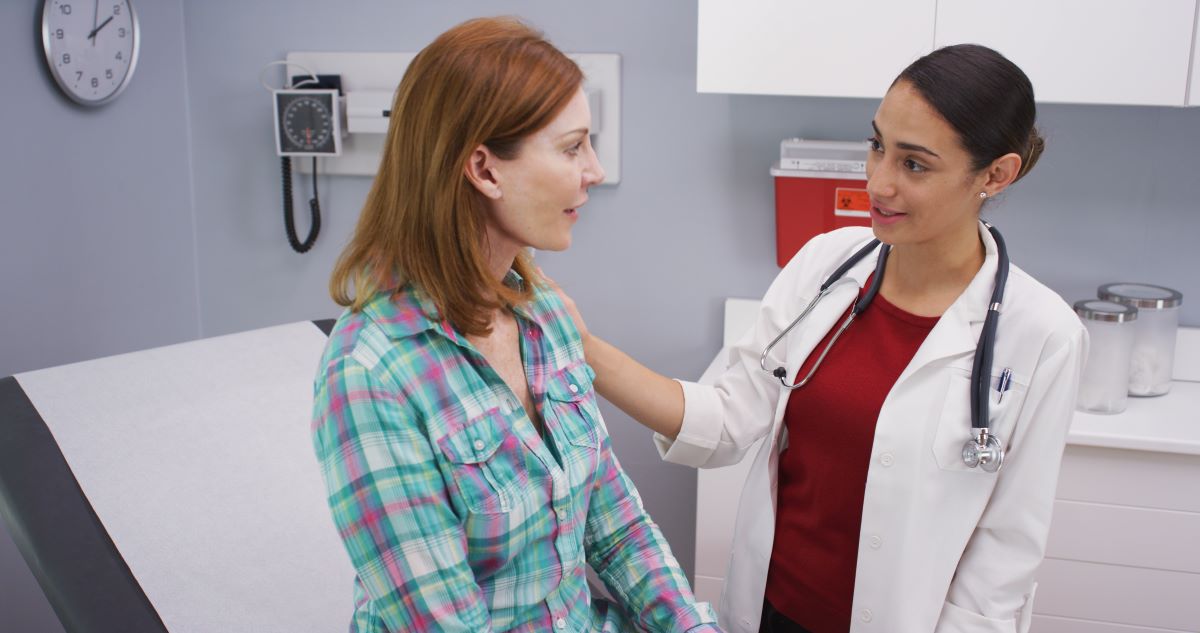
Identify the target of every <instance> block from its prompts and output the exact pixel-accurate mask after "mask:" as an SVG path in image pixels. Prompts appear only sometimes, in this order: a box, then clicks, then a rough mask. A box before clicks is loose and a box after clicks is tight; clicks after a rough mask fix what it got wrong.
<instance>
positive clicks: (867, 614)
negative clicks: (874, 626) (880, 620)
mask: <svg viewBox="0 0 1200 633" xmlns="http://www.w3.org/2000/svg"><path fill="white" fill-rule="evenodd" d="M858 617H859V619H860V620H862V621H863V622H870V621H871V618H873V617H875V615H874V614H872V613H871V610H870V609H863V610H862V611H859V612H858Z"/></svg>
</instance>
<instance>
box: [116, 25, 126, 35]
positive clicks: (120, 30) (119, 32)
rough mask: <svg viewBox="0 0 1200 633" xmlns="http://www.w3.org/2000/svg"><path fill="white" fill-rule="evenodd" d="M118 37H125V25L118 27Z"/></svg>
mask: <svg viewBox="0 0 1200 633" xmlns="http://www.w3.org/2000/svg"><path fill="white" fill-rule="evenodd" d="M117 37H122V38H123V37H125V27H123V26H122V27H121V28H119V29H117Z"/></svg>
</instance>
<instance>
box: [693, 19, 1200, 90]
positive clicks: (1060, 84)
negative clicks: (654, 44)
mask: <svg viewBox="0 0 1200 633" xmlns="http://www.w3.org/2000/svg"><path fill="white" fill-rule="evenodd" d="M1196 31H1197V0H1101V1H1099V2H1098V1H1096V0H1009V1H1008V2H1004V3H999V4H998V3H994V2H984V1H983V0H897V1H886V2H884V1H868V0H843V1H840V2H837V1H831V0H825V1H824V2H814V1H809V0H741V1H734V0H699V20H698V38H697V44H698V46H697V59H696V88H697V90H699V91H700V92H724V93H748V94H776V95H808V96H836V97H871V98H879V97H882V96H883V93H884V92H885V91H886V90H887V88H888V86H889V85H890V83H891V81H892V79H893V78H895V76H896V75H897V74H898V73H899V72H900V71H901V70H903V69H904V67H905V66H907V65H908V64H909V63H910V62H911V61H912V60H914V59H916V58H917V57H919V56H921V55H923V54H925V53H928V52H929V51H931V50H933V49H934V48H935V47H940V46H946V45H948V44H958V43H963V42H975V43H979V44H984V45H986V46H990V47H992V48H995V49H996V50H998V51H1000V52H1001V53H1003V54H1004V55H1005V56H1007V57H1008V58H1009V59H1012V60H1013V61H1014V62H1016V63H1017V65H1018V66H1020V67H1021V68H1022V69H1023V70H1024V71H1025V72H1026V73H1027V74H1028V75H1029V77H1030V79H1031V80H1032V81H1033V86H1034V92H1035V94H1036V96H1037V100H1038V101H1041V102H1059V103H1110V104H1130V105H1169V106H1182V105H1200V46H1193V43H1194V42H1195V40H1196V37H1195V36H1196Z"/></svg>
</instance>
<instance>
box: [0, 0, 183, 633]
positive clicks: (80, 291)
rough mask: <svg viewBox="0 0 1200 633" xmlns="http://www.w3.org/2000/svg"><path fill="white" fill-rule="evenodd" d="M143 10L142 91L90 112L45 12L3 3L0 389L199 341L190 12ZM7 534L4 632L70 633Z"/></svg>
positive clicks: (175, 4) (168, 3)
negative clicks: (58, 58) (60, 63)
mask: <svg viewBox="0 0 1200 633" xmlns="http://www.w3.org/2000/svg"><path fill="white" fill-rule="evenodd" d="M135 4H136V6H137V9H138V15H139V18H140V19H141V24H142V35H143V42H142V44H141V46H142V48H141V57H140V60H139V61H138V67H137V74H136V76H135V80H134V81H133V83H131V84H130V86H129V88H128V89H127V90H126V91H125V93H124V94H123V95H122V96H121V98H120V100H119V101H118V102H116V103H115V104H113V105H111V106H109V107H105V108H100V109H96V110H90V109H84V108H81V107H79V106H76V105H74V104H73V103H71V102H70V101H68V100H67V98H66V97H64V96H62V94H61V93H60V92H59V91H58V88H57V86H56V85H55V84H54V80H53V79H51V78H50V75H49V73H48V72H47V70H46V63H45V57H44V55H43V54H42V48H41V35H40V33H41V31H40V24H41V22H40V20H41V8H42V6H41V5H42V3H41V2H34V1H32V0H27V1H25V2H0V59H3V60H4V69H5V87H4V97H3V99H0V120H3V121H4V139H5V142H4V145H3V157H2V158H0V166H2V168H0V191H3V192H4V201H3V203H0V222H2V224H0V226H2V227H3V228H2V229H0V325H2V327H3V330H2V331H0V376H7V375H9V374H13V373H17V372H21V371H27V370H31V369H38V368H41V367H50V366H54V365H59V364H63V363H70V362H75V361H79V360H84V359H88V358H95V357H99V356H107V355H110V354H117V353H121V352H128V351H133V350H136V349H141V348H147V347H155V346H158V345H165V344H168V343H175V342H179V341H181V340H186V339H191V338H195V337H197V336H199V334H200V321H199V309H198V304H197V293H196V290H197V288H196V249H195V239H194V238H195V230H194V228H193V226H192V200H191V193H190V191H191V177H192V174H191V166H190V160H191V153H190V149H189V147H188V141H189V139H188V116H187V109H188V99H187V81H186V71H187V69H186V66H185V64H184V41H183V3H182V0H154V1H152V2H137V3H135ZM5 530H6V528H5V526H4V522H3V521H0V587H2V588H3V589H0V630H3V631H37V632H41V631H60V630H62V628H61V625H59V623H58V620H57V618H56V617H55V616H54V614H53V612H52V611H51V610H50V607H49V604H48V603H47V602H46V600H45V598H44V597H43V596H42V594H41V591H40V589H38V587H37V584H36V582H35V581H34V580H33V577H32V575H30V574H29V572H28V569H27V568H26V567H25V566H24V562H23V561H22V560H21V558H20V556H19V555H18V554H17V551H16V548H15V547H13V544H12V541H11V539H10V538H9V535H8V533H7V532H6V531H5Z"/></svg>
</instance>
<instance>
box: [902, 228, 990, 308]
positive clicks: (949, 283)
mask: <svg viewBox="0 0 1200 633" xmlns="http://www.w3.org/2000/svg"><path fill="white" fill-rule="evenodd" d="M970 231H971V232H970V234H969V235H967V234H966V231H965V230H964V231H963V232H961V233H958V234H955V235H952V236H947V238H946V239H942V240H937V241H933V242H926V243H919V244H902V245H897V246H894V247H892V252H891V254H890V255H889V256H888V262H887V268H886V269H885V271H884V278H883V285H882V286H881V288H880V292H881V293H882V294H883V296H884V298H885V299H887V300H888V301H889V302H891V303H892V304H895V305H896V306H898V307H900V308H901V309H903V310H906V311H908V312H912V313H914V314H919V315H922V316H941V315H942V313H944V312H945V311H946V309H947V308H949V307H950V305H951V304H952V303H954V300H955V299H957V298H958V296H959V295H961V294H962V292H963V290H965V289H966V287H967V286H968V285H969V284H970V283H971V280H972V279H974V278H975V275H976V274H977V273H978V272H979V269H980V267H982V266H983V260H984V256H985V250H984V247H983V241H982V240H981V239H980V237H979V228H978V226H977V224H975V223H972V225H971V226H970Z"/></svg>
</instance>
